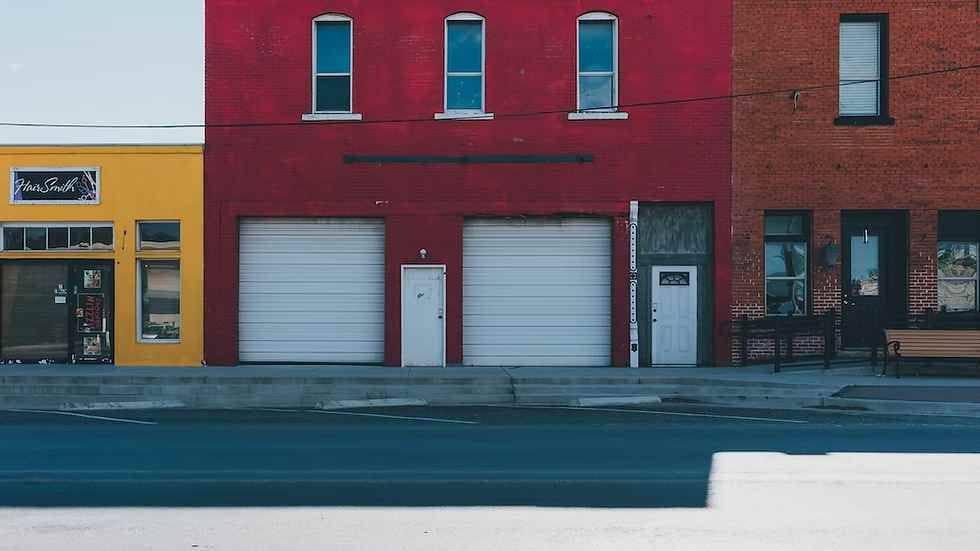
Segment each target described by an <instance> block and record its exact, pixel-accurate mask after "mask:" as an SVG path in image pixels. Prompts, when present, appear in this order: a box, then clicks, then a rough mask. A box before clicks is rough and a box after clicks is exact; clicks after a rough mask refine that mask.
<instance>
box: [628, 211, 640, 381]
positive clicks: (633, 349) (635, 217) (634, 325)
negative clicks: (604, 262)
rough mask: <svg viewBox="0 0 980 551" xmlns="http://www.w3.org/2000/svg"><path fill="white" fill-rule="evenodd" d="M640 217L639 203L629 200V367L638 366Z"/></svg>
mask: <svg viewBox="0 0 980 551" xmlns="http://www.w3.org/2000/svg"><path fill="white" fill-rule="evenodd" d="M639 217H640V203H639V202H638V201H630V367H632V368H637V367H640V324H639V323H638V322H637V318H636V286H637V284H638V281H637V278H638V272H637V267H636V228H637V224H638V223H639Z"/></svg>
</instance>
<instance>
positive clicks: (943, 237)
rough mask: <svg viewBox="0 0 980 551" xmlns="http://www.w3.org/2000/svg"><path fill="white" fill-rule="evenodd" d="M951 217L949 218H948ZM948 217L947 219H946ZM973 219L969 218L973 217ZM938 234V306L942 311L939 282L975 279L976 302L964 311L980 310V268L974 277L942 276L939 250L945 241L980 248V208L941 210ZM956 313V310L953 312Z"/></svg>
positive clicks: (938, 220) (938, 218)
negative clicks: (971, 307) (970, 308)
mask: <svg viewBox="0 0 980 551" xmlns="http://www.w3.org/2000/svg"><path fill="white" fill-rule="evenodd" d="M946 217H949V218H946ZM944 218H946V220H944ZM971 218H972V220H969V219H971ZM937 228H938V231H937V235H936V308H937V309H938V311H940V312H942V311H943V309H942V304H940V303H939V283H940V282H941V281H946V280H953V281H970V280H971V279H972V280H974V284H975V285H976V287H977V289H976V293H977V294H976V303H975V304H974V305H973V309H972V310H964V311H962V312H964V313H969V312H974V313H976V312H980V270H978V271H977V273H976V274H975V275H974V277H973V278H968V277H942V275H940V273H939V251H940V250H941V247H942V244H943V243H966V244H971V245H976V246H977V247H978V250H980V210H969V209H966V210H962V209H951V210H940V211H939V213H938V217H937ZM951 313H954V314H955V312H951Z"/></svg>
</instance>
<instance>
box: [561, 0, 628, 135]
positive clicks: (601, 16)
mask: <svg viewBox="0 0 980 551" xmlns="http://www.w3.org/2000/svg"><path fill="white" fill-rule="evenodd" d="M583 21H609V22H611V23H612V27H613V39H612V49H613V66H612V69H613V70H612V73H611V74H610V73H609V72H606V71H602V72H595V71H586V72H582V71H581V67H582V65H581V63H582V36H581V35H582V22H583ZM583 76H609V77H612V88H613V89H612V102H613V105H611V106H609V107H602V108H599V107H592V108H584V109H583V108H582V77H583ZM573 115H577V116H573ZM589 115H592V116H591V117H590V116H589ZM616 115H618V116H616ZM622 115H625V113H623V112H622V111H620V110H619V17H617V16H616V15H615V14H612V13H609V12H604V11H593V12H588V13H584V14H582V15H580V16H578V17H577V18H576V19H575V113H570V114H569V119H571V120H581V119H587V118H600V119H601V118H609V119H619V118H625V117H623V116H622Z"/></svg>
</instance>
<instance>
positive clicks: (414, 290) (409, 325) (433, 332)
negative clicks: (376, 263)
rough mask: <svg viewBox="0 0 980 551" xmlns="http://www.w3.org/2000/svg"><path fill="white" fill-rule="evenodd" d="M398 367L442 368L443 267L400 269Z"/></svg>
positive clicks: (403, 267)
mask: <svg viewBox="0 0 980 551" xmlns="http://www.w3.org/2000/svg"><path fill="white" fill-rule="evenodd" d="M402 365H403V366H405V367H443V366H445V365H446V267H445V266H402Z"/></svg>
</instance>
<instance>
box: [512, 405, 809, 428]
mask: <svg viewBox="0 0 980 551" xmlns="http://www.w3.org/2000/svg"><path fill="white" fill-rule="evenodd" d="M494 407H509V408H516V409H570V410H575V411H608V412H612V413H649V414H653V415H676V416H679V417H708V418H712V419H734V420H737V421H768V422H772V423H795V424H801V425H806V424H809V423H810V422H809V421H802V420H799V419H779V418H775V417H746V416H743V415H716V414H711V413H685V412H680V411H660V410H652V409H618V408H598V407H575V406H506V405H505V406H494Z"/></svg>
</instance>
